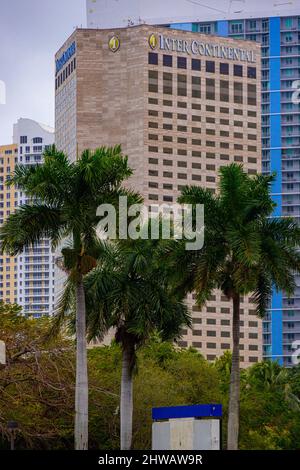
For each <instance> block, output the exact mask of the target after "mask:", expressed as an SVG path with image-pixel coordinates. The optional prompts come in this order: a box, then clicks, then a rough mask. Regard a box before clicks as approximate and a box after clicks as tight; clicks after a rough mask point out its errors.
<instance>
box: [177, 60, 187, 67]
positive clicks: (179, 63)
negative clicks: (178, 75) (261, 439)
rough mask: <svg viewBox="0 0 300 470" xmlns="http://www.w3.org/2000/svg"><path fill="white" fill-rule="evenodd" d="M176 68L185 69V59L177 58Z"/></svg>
mask: <svg viewBox="0 0 300 470" xmlns="http://www.w3.org/2000/svg"><path fill="white" fill-rule="evenodd" d="M177 67H178V68H179V69H186V58H185V57H177Z"/></svg>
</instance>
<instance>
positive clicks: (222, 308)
mask: <svg viewBox="0 0 300 470" xmlns="http://www.w3.org/2000/svg"><path fill="white" fill-rule="evenodd" d="M260 83H261V56H260V45H258V44H256V43H253V42H252V43H251V42H249V41H245V40H234V39H228V38H219V37H217V36H207V35H203V34H195V33H192V32H183V31H175V30H170V29H167V28H163V27H160V28H158V27H152V26H146V25H141V26H137V27H133V28H125V29H113V30H112V29H111V30H97V29H77V30H76V31H74V33H73V34H72V35H71V37H70V38H69V39H68V40H67V41H66V42H65V43H64V45H63V46H62V47H61V49H60V50H59V51H58V52H57V54H56V78H55V88H56V144H57V146H58V147H59V148H60V149H62V150H65V151H66V152H68V154H69V157H70V158H71V159H73V160H74V159H75V158H76V155H77V153H80V152H82V151H83V150H84V149H85V148H92V149H93V148H96V147H99V146H101V145H108V146H112V145H115V144H121V145H122V148H123V151H124V153H126V154H127V155H128V157H129V164H130V166H131V167H132V168H133V169H134V175H133V177H132V178H131V180H130V184H131V185H132V187H133V188H134V189H135V190H138V191H139V192H140V193H141V194H142V195H143V196H144V198H145V201H146V202H147V204H162V203H172V202H174V203H175V202H176V198H177V196H178V195H179V194H180V189H181V188H182V187H183V186H185V185H201V186H204V187H207V188H210V190H211V191H213V192H214V191H216V185H217V180H218V169H219V168H220V167H221V166H223V165H227V164H228V163H231V162H237V163H241V164H243V165H244V168H245V169H246V170H247V171H248V172H249V174H253V175H254V174H256V173H257V172H260V171H261V115H260V106H261V102H260V97H261V90H260ZM189 302H190V305H191V309H192V311H193V328H192V329H191V330H189V331H185V332H184V337H183V341H182V343H181V344H182V346H194V347H196V348H198V349H199V350H201V352H202V353H203V354H204V355H205V356H206V357H207V358H208V359H214V358H215V357H216V356H219V355H221V354H222V353H223V352H224V351H225V350H227V349H229V348H230V347H231V315H230V313H231V304H230V302H228V301H227V299H226V298H224V297H223V296H222V295H221V294H220V292H215V293H214V295H213V296H212V298H211V299H210V301H209V302H208V303H207V306H206V307H204V308H203V309H202V310H201V311H200V309H199V308H198V307H197V306H196V305H194V303H193V299H192V298H191V297H190V298H189ZM254 309H255V307H254V305H253V304H251V299H250V298H248V297H244V298H243V303H242V312H241V313H242V320H241V336H242V345H241V349H242V351H241V358H242V363H243V365H249V364H251V363H253V362H256V361H257V360H260V359H261V357H262V350H261V334H262V331H261V321H260V320H259V319H258V318H257V317H256V316H255V310H254Z"/></svg>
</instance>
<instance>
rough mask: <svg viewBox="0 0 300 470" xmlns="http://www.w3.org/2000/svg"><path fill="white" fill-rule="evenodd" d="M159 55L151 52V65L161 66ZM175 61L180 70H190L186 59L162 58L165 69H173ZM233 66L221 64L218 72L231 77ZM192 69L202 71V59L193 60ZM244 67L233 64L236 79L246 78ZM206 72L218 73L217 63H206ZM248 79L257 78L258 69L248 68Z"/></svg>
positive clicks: (208, 61) (166, 56) (225, 63)
mask: <svg viewBox="0 0 300 470" xmlns="http://www.w3.org/2000/svg"><path fill="white" fill-rule="evenodd" d="M159 57H160V56H159V55H158V54H157V53H155V52H149V57H148V63H149V64H150V65H158V64H159ZM173 59H174V60H175V59H177V68H178V69H187V68H188V59H187V58H186V57H176V58H175V57H173V56H171V55H166V54H164V55H163V56H162V64H163V66H164V67H173ZM230 68H231V64H230V65H229V63H227V62H220V63H219V69H218V70H217V71H218V72H219V73H220V74H222V75H229V71H230ZM191 69H192V70H194V71H198V72H200V71H201V60H200V59H191ZM244 69H245V68H244V67H243V65H238V64H233V70H232V72H231V73H232V75H234V76H235V77H243V76H244ZM205 71H206V72H207V73H216V62H214V61H213V60H206V61H205ZM246 76H247V77H248V78H256V67H250V66H248V67H247V75H246Z"/></svg>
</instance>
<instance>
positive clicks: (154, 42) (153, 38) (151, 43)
mask: <svg viewBox="0 0 300 470" xmlns="http://www.w3.org/2000/svg"><path fill="white" fill-rule="evenodd" d="M157 45H158V40H157V36H156V34H151V36H150V37H149V46H150V47H151V49H153V50H154V49H156V48H157Z"/></svg>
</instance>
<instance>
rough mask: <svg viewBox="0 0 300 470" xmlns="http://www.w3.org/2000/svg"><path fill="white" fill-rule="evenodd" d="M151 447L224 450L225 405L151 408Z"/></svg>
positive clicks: (153, 448)
mask: <svg viewBox="0 0 300 470" xmlns="http://www.w3.org/2000/svg"><path fill="white" fill-rule="evenodd" d="M152 419H153V424H152V450H221V448H222V405H192V406H173V407H163V408H153V409H152Z"/></svg>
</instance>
